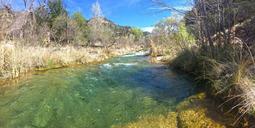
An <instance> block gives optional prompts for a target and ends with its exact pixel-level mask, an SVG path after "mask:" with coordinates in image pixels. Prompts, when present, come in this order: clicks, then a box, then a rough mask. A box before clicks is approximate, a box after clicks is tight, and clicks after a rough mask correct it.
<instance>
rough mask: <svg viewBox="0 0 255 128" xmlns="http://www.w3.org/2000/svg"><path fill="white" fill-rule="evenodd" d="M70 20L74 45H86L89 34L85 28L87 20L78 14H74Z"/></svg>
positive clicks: (86, 27)
mask: <svg viewBox="0 0 255 128" xmlns="http://www.w3.org/2000/svg"><path fill="white" fill-rule="evenodd" d="M72 20H73V21H74V24H73V25H72V26H74V27H75V39H74V41H75V44H78V45H87V38H88V33H89V27H88V26H87V20H86V19H85V18H84V16H83V15H82V14H81V13H80V12H76V13H74V14H73V15H72Z"/></svg>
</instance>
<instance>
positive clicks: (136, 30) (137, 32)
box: [131, 28, 143, 40]
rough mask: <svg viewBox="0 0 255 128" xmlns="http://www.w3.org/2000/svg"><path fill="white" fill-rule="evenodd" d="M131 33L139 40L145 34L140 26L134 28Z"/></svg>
mask: <svg viewBox="0 0 255 128" xmlns="http://www.w3.org/2000/svg"><path fill="white" fill-rule="evenodd" d="M131 33H132V34H133V35H134V36H135V39H136V40H139V39H140V38H141V37H142V36H143V31H142V30H141V29H139V28H132V29H131Z"/></svg>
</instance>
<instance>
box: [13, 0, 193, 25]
mask: <svg viewBox="0 0 255 128" xmlns="http://www.w3.org/2000/svg"><path fill="white" fill-rule="evenodd" d="M13 1H15V2H14V5H15V7H14V8H21V7H20V6H22V3H21V2H22V0H13ZM64 1H65V6H66V8H67V9H68V11H69V12H70V13H73V12H76V11H79V12H81V13H82V14H83V15H84V16H85V17H86V19H89V18H91V5H92V4H93V3H94V2H96V0H64ZM164 1H165V2H166V3H168V4H169V5H171V6H173V7H176V8H186V7H189V6H190V4H188V3H189V1H190V0H164ZM99 3H100V4H101V8H102V10H103V13H104V16H105V17H106V18H108V19H110V20H112V21H113V22H115V23H117V24H119V25H123V26H132V27H139V28H148V27H151V26H153V25H155V24H156V23H157V22H158V21H159V20H161V19H163V18H166V17H168V16H170V15H171V13H170V12H160V13H158V11H157V10H155V9H152V8H154V7H155V6H153V4H152V2H151V0H99Z"/></svg>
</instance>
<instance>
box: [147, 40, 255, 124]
mask: <svg viewBox="0 0 255 128" xmlns="http://www.w3.org/2000/svg"><path fill="white" fill-rule="evenodd" d="M237 49H238V47H236V46H235V45H233V46H230V47H228V48H225V50H227V51H228V52H219V53H217V55H216V56H217V58H213V57H211V56H210V55H208V53H207V52H206V51H203V50H202V49H200V48H198V47H194V48H187V49H184V50H182V51H179V54H177V55H176V54H174V55H173V54H172V53H168V55H164V56H160V57H157V56H156V57H155V56H151V60H152V62H154V63H164V64H167V65H169V66H170V67H171V68H173V69H175V70H177V71H181V72H183V73H186V74H189V75H190V76H191V77H192V78H193V79H194V80H195V81H196V82H197V84H198V87H199V88H201V90H203V91H204V92H205V93H206V95H208V96H209V97H211V99H212V101H217V102H220V103H219V105H218V106H216V107H217V108H218V109H222V107H224V108H227V109H224V111H223V113H227V112H230V113H234V114H236V115H237V116H235V117H233V120H234V121H233V122H232V124H235V125H234V127H240V126H241V127H252V126H254V115H255V114H254V107H255V106H254V103H255V99H254V90H255V89H254V74H255V73H254V64H253V62H252V57H250V54H252V53H249V54H248V55H247V54H246V53H242V54H243V55H242V56H243V58H245V57H246V58H247V59H243V58H239V55H237V53H236V51H237ZM161 50H162V49H161ZM217 51H224V50H223V49H220V48H219V49H217ZM251 52H254V51H251ZM168 56H171V57H168ZM247 56H248V57H247ZM162 58H168V59H162ZM154 60H157V61H154Z"/></svg>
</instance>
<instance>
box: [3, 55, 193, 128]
mask: <svg viewBox="0 0 255 128" xmlns="http://www.w3.org/2000/svg"><path fill="white" fill-rule="evenodd" d="M147 60H148V59H147V58H146V57H143V56H123V57H119V58H114V59H112V60H109V61H107V62H105V63H104V64H98V65H91V66H83V67H75V68H64V69H56V70H50V71H47V72H44V73H39V74H35V75H33V76H32V77H31V78H28V79H26V80H23V81H21V82H18V83H16V84H14V85H11V86H10V88H6V89H1V93H0V127H3V128H40V127H45V128H108V127H111V126H112V125H120V124H126V123H128V122H132V121H135V120H138V119H139V118H141V117H143V116H146V115H160V114H167V113H168V112H170V111H174V108H175V106H176V104H177V103H178V102H180V101H182V100H183V99H184V98H186V97H188V96H190V95H192V94H193V89H192V86H191V82H189V81H188V80H187V79H186V78H185V77H184V76H181V75H178V74H176V73H174V72H173V71H171V70H170V69H168V68H166V67H165V66H162V65H154V64H150V63H148V61H147Z"/></svg>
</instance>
